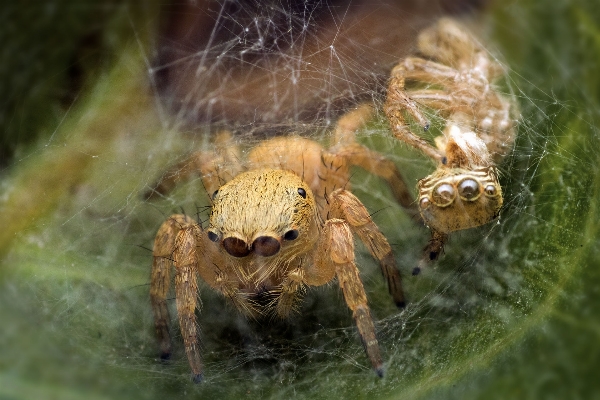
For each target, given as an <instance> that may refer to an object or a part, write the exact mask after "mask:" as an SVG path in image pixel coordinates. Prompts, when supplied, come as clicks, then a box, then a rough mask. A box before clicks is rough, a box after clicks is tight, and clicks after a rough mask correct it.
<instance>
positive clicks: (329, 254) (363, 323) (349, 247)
mask: <svg viewBox="0 0 600 400" xmlns="http://www.w3.org/2000/svg"><path fill="white" fill-rule="evenodd" d="M321 237H322V240H321V241H320V242H319V245H318V247H317V251H316V252H315V265H314V267H315V269H317V270H320V271H323V274H322V276H323V277H325V276H327V275H329V274H330V273H331V272H332V271H335V274H336V275H337V278H338V283H339V285H340V288H341V289H342V293H343V294H344V299H345V300H346V304H347V305H348V308H350V310H352V317H353V318H354V321H355V323H356V327H357V328H358V333H359V335H360V338H361V341H362V343H363V346H364V348H365V352H366V353H367V357H368V358H369V361H370V362H371V365H372V367H373V369H374V370H375V372H376V373H377V375H378V376H379V377H382V376H383V360H382V358H381V352H380V350H379V343H378V342H377V338H376V336H375V325H374V324H373V319H372V318H371V314H370V312H369V306H368V304H367V295H366V293H365V289H364V287H363V284H362V281H361V280H360V275H359V271H358V268H357V267H356V264H355V262H354V241H353V238H352V232H351V231H350V228H349V226H348V224H347V223H346V222H345V221H343V220H341V219H330V220H328V221H327V222H326V223H325V226H324V228H323V233H322V236H321Z"/></svg>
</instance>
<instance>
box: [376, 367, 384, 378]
mask: <svg viewBox="0 0 600 400" xmlns="http://www.w3.org/2000/svg"><path fill="white" fill-rule="evenodd" d="M375 373H376V374H377V376H378V377H380V378H383V367H379V368H377V369H375Z"/></svg>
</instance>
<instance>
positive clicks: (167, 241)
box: [150, 215, 192, 359]
mask: <svg viewBox="0 0 600 400" xmlns="http://www.w3.org/2000/svg"><path fill="white" fill-rule="evenodd" d="M189 223H192V220H191V219H190V218H188V217H186V216H185V215H172V216H171V217H169V218H168V219H167V220H166V221H165V222H163V224H162V225H161V226H160V228H159V229H158V232H157V234H156V237H155V239H154V249H153V262H152V274H151V283H150V301H151V303H152V311H153V314H154V327H155V329H156V337H157V338H158V342H159V346H160V352H161V358H162V359H168V358H169V357H170V356H171V336H170V334H169V310H168V308H167V303H166V300H167V294H168V292H169V286H170V284H171V281H170V269H171V264H172V263H173V260H172V256H173V249H174V246H175V237H176V236H177V232H179V229H180V228H181V227H182V226H185V225H187V224H189Z"/></svg>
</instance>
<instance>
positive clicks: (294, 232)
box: [283, 229, 299, 240]
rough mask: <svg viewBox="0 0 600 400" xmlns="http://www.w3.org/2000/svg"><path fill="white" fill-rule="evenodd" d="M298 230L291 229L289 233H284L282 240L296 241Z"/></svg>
mask: <svg viewBox="0 0 600 400" xmlns="http://www.w3.org/2000/svg"><path fill="white" fill-rule="evenodd" d="M298 234H299V232H298V230H297V229H292V230H291V231H287V232H286V233H285V235H283V238H284V239H285V240H296V239H297V238H298Z"/></svg>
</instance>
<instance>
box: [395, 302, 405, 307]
mask: <svg viewBox="0 0 600 400" xmlns="http://www.w3.org/2000/svg"><path fill="white" fill-rule="evenodd" d="M396 307H398V308H404V307H406V302H405V301H397V302H396Z"/></svg>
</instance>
